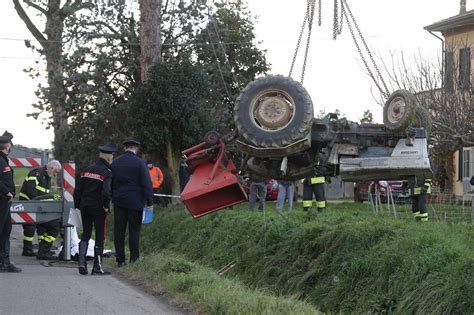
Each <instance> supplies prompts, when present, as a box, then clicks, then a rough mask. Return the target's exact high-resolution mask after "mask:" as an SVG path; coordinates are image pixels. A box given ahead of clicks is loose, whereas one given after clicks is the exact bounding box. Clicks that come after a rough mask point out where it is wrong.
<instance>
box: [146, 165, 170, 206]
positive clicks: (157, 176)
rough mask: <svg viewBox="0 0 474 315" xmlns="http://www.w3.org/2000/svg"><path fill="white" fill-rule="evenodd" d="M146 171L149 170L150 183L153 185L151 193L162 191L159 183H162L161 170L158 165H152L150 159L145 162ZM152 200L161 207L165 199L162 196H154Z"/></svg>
mask: <svg viewBox="0 0 474 315" xmlns="http://www.w3.org/2000/svg"><path fill="white" fill-rule="evenodd" d="M147 165H148V171H149V172H150V178H151V183H152V185H153V193H154V194H162V193H163V191H162V189H161V188H160V187H161V184H163V172H162V171H161V169H160V168H159V167H158V166H154V165H153V163H152V162H151V161H148V162H147ZM153 202H154V203H155V204H156V203H159V204H160V206H161V207H165V206H166V203H165V199H164V198H163V197H162V196H154V197H153Z"/></svg>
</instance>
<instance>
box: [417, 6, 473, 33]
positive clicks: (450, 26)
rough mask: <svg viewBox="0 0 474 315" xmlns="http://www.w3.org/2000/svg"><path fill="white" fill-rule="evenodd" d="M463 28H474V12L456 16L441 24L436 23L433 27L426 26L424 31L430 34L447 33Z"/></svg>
mask: <svg viewBox="0 0 474 315" xmlns="http://www.w3.org/2000/svg"><path fill="white" fill-rule="evenodd" d="M461 27H473V28H474V10H470V11H467V12H466V13H463V14H459V15H455V16H453V17H450V18H447V19H444V20H441V21H439V22H435V23H433V24H431V25H428V26H425V27H424V29H425V30H427V31H430V32H442V33H444V32H446V31H452V30H454V29H457V28H461Z"/></svg>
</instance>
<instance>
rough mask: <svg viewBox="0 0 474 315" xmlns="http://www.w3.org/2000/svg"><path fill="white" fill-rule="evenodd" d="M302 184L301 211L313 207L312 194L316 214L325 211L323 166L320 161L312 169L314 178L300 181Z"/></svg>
mask: <svg viewBox="0 0 474 315" xmlns="http://www.w3.org/2000/svg"><path fill="white" fill-rule="evenodd" d="M302 182H303V210H304V211H308V210H309V209H310V208H311V207H312V205H313V194H314V197H315V198H316V208H317V209H318V212H323V211H324V210H325V209H326V196H325V193H324V184H325V182H326V179H325V165H324V163H321V162H320V161H318V162H317V164H316V166H315V167H314V176H313V177H306V178H304V179H302Z"/></svg>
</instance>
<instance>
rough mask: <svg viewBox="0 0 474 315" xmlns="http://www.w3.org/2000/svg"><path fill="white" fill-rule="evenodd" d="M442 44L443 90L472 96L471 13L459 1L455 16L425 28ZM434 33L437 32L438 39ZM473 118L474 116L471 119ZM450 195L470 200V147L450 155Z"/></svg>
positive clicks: (473, 153)
mask: <svg viewBox="0 0 474 315" xmlns="http://www.w3.org/2000/svg"><path fill="white" fill-rule="evenodd" d="M425 30H427V31H429V32H430V33H431V34H433V35H434V36H436V37H438V38H439V39H440V40H441V41H442V45H443V47H442V49H443V62H444V68H443V72H444V78H443V81H444V82H443V87H444V89H448V90H450V91H453V92H454V93H469V94H470V93H472V88H473V87H474V85H473V79H474V69H473V67H472V66H471V64H472V58H473V54H472V53H471V48H474V10H471V11H466V1H465V0H462V1H461V9H460V12H459V14H458V15H456V16H453V17H450V18H447V19H444V20H441V21H439V22H436V23H433V24H431V25H428V26H426V27H425ZM437 33H441V36H442V37H440V36H438V34H437ZM472 119H474V117H472ZM453 162H454V174H453V176H454V181H453V183H454V185H453V190H454V191H453V192H454V194H455V195H456V197H458V198H460V199H468V200H470V199H471V198H472V196H473V195H474V191H473V189H474V187H473V186H471V185H470V183H469V180H470V178H471V177H472V176H474V147H465V148H463V149H462V150H459V151H457V152H456V153H455V154H454V155H453Z"/></svg>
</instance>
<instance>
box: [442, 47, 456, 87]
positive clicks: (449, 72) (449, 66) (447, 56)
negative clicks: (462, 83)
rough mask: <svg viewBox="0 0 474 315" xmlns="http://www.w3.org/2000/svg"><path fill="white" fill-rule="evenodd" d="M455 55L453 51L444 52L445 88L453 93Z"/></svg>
mask: <svg viewBox="0 0 474 315" xmlns="http://www.w3.org/2000/svg"><path fill="white" fill-rule="evenodd" d="M453 73H454V54H453V52H452V51H448V50H446V51H445V52H444V88H445V89H446V90H448V91H452V90H453V88H454V80H453Z"/></svg>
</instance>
